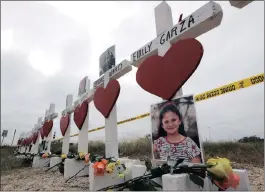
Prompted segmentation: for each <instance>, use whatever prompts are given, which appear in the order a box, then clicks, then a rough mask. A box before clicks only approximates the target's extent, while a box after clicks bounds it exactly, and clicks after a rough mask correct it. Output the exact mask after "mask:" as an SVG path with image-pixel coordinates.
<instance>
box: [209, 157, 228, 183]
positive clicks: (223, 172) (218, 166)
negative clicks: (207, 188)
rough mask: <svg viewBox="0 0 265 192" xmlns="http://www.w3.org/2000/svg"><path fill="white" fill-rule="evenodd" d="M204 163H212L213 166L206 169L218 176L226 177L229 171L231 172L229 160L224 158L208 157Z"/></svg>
mask: <svg viewBox="0 0 265 192" xmlns="http://www.w3.org/2000/svg"><path fill="white" fill-rule="evenodd" d="M206 163H207V164H209V165H214V166H213V167H211V168H208V169H207V170H208V171H210V172H211V173H213V174H214V175H216V176H218V177H221V178H224V177H225V178H227V177H229V175H230V174H231V173H233V169H232V167H231V165H230V161H229V160H228V159H226V158H219V157H217V158H216V159H215V158H210V159H208V161H207V162H206Z"/></svg>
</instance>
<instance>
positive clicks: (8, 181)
mask: <svg viewBox="0 0 265 192" xmlns="http://www.w3.org/2000/svg"><path fill="white" fill-rule="evenodd" d="M233 167H234V168H244V169H247V170H248V176H249V179H250V183H251V187H252V191H264V169H263V168H258V167H253V166H251V165H243V164H237V165H235V166H233ZM46 169H47V168H46ZM88 189H89V179H88V177H79V178H73V179H72V180H70V181H69V182H68V183H65V179H64V178H63V176H62V175H61V174H60V173H59V171H57V170H54V171H53V170H51V171H49V172H45V169H33V168H22V169H17V170H11V171H8V172H4V173H1V191H2V190H3V191H18V190H19V191H51V190H52V191H87V190H88Z"/></svg>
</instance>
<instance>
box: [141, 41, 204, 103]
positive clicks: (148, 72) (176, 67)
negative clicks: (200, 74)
mask: <svg viewBox="0 0 265 192" xmlns="http://www.w3.org/2000/svg"><path fill="white" fill-rule="evenodd" d="M202 56H203V46H202V44H201V43H200V42H199V41H198V40H196V39H184V40H180V41H178V42H177V43H175V44H173V45H172V46H171V48H170V49H169V50H168V51H167V53H166V54H165V55H164V57H161V56H157V55H154V56H150V57H148V58H147V59H146V60H144V61H143V63H142V64H141V65H140V66H139V68H138V70H137V73H136V81H137V83H138V84H139V85H140V86H141V87H142V88H143V89H144V90H145V91H147V92H149V93H151V94H154V95H156V96H158V97H161V98H163V99H165V100H170V99H172V98H173V97H174V96H175V94H176V92H177V91H178V90H179V89H180V88H181V87H182V85H184V83H185V82H186V81H187V80H188V79H189V78H190V76H191V75H192V74H193V73H194V71H195V70H196V69H197V67H198V66H199V64H200V61H201V58H202Z"/></svg>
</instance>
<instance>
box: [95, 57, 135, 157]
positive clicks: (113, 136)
mask: <svg viewBox="0 0 265 192" xmlns="http://www.w3.org/2000/svg"><path fill="white" fill-rule="evenodd" d="M131 70H132V66H131V62H129V61H128V60H123V61H122V62H121V63H120V64H118V65H116V66H115V67H113V68H111V69H109V70H108V71H107V72H105V73H104V75H103V76H101V77H100V78H99V79H98V80H96V81H95V82H94V89H96V88H97V87H101V86H104V88H106V86H107V85H108V83H109V81H110V79H119V78H120V77H122V76H123V75H125V74H126V73H128V72H130V71H131ZM118 147H119V142H118V127H117V110H116V104H115V105H114V107H113V108H112V111H111V113H110V115H109V117H108V118H105V155H106V157H115V158H119V152H118Z"/></svg>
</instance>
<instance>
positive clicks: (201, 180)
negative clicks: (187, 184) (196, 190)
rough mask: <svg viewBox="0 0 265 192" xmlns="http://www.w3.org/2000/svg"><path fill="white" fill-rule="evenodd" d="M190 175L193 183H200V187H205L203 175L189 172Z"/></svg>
mask: <svg viewBox="0 0 265 192" xmlns="http://www.w3.org/2000/svg"><path fill="white" fill-rule="evenodd" d="M189 176H190V180H191V181H192V182H193V183H195V184H196V185H199V186H200V187H202V188H203V186H204V180H203V179H202V178H201V177H199V176H197V175H195V174H189Z"/></svg>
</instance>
